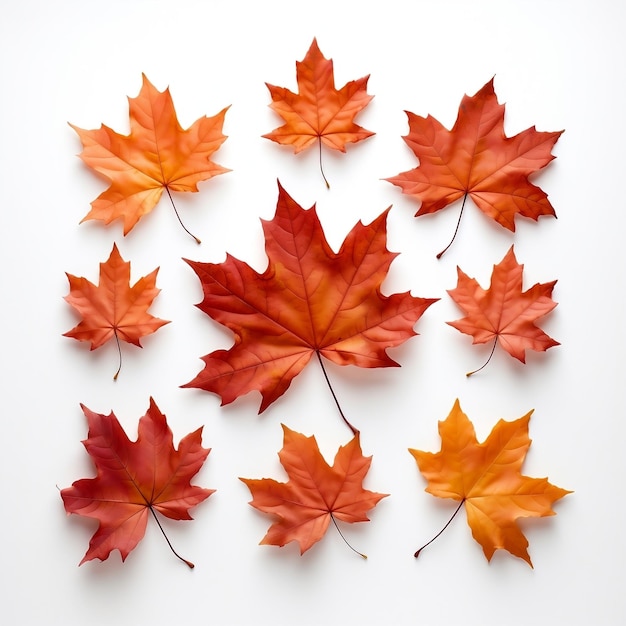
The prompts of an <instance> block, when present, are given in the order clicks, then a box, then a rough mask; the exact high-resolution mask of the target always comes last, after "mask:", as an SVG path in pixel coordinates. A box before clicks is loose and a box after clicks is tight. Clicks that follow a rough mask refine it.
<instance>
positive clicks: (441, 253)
mask: <svg viewBox="0 0 626 626" xmlns="http://www.w3.org/2000/svg"><path fill="white" fill-rule="evenodd" d="M466 200H467V192H465V195H464V196H463V204H461V212H460V213H459V219H458V220H457V223H456V228H455V229H454V235H452V239H450V243H449V244H448V245H447V246H446V247H445V248H444V249H443V250H442V251H441V252H440V253H439V254H438V255H437V258H438V259H440V258H441V257H442V256H443V255H444V253H445V252H446V250H447V249H448V248H449V247H450V246H451V245H452V242H453V241H454V239H455V237H456V234H457V233H458V232H459V226H460V225H461V218H462V217H463V210H464V209H465V201H466Z"/></svg>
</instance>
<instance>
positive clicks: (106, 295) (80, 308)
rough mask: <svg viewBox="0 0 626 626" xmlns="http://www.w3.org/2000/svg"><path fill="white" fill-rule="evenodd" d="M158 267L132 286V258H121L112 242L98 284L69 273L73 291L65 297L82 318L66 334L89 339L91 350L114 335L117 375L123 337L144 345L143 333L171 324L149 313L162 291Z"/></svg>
mask: <svg viewBox="0 0 626 626" xmlns="http://www.w3.org/2000/svg"><path fill="white" fill-rule="evenodd" d="M158 271H159V268H158V267H157V268H156V269H155V270H153V271H152V272H151V273H150V274H148V275H147V276H144V277H143V278H140V279H139V280H138V281H137V282H136V283H135V284H134V285H133V286H132V287H131V286H130V262H127V261H124V259H122V257H121V255H120V253H119V251H118V249H117V246H116V245H115V244H113V250H111V254H110V256H109V258H108V259H107V261H106V262H104V263H100V283H99V284H98V285H97V286H96V285H94V284H93V283H92V282H90V281H89V280H87V279H86V278H82V277H81V278H79V277H77V276H73V275H72V274H66V275H67V278H68V280H69V283H70V293H69V294H68V295H67V296H65V300H66V301H67V302H68V303H69V304H71V305H72V306H73V307H74V308H75V309H76V311H77V312H78V313H80V315H82V317H83V319H82V320H81V322H80V323H79V324H78V325H77V326H75V327H74V328H72V330H69V331H68V332H66V333H64V334H63V336H64V337H72V338H73V339H77V340H78V341H89V342H91V350H95V349H96V348H99V347H100V346H102V345H103V344H105V343H106V342H107V341H109V340H110V339H111V338H113V337H115V341H116V343H117V349H118V353H119V356H120V361H119V367H118V369H117V372H116V373H115V376H114V378H117V375H118V374H119V372H120V368H121V366H122V353H121V348H120V340H121V341H126V342H128V343H132V344H133V345H135V346H139V347H140V348H141V347H142V346H141V343H140V339H141V337H144V336H146V335H149V334H151V333H153V332H155V331H157V330H158V329H159V328H161V326H163V325H165V324H169V322H168V321H166V320H162V319H159V318H158V317H154V316H153V315H150V314H149V313H148V309H149V308H150V306H151V305H152V302H153V300H154V299H155V298H156V296H157V295H158V294H159V292H160V291H161V290H160V289H157V288H156V286H155V285H156V275H157V272H158Z"/></svg>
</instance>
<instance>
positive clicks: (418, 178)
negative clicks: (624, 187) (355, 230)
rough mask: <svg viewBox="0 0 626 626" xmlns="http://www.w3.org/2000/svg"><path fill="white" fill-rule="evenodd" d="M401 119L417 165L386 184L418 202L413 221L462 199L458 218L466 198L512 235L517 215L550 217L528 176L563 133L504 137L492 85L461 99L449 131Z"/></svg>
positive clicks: (430, 122)
mask: <svg viewBox="0 0 626 626" xmlns="http://www.w3.org/2000/svg"><path fill="white" fill-rule="evenodd" d="M406 113H407V116H408V121H409V134H408V135H406V136H405V137H403V139H404V141H405V142H406V143H407V145H408V146H409V147H410V148H411V150H412V151H413V153H414V154H415V156H416V157H417V158H418V159H419V162H420V163H419V166H418V167H416V168H415V169H412V170H409V171H407V172H403V173H401V174H398V175H397V176H394V177H392V178H387V179H386V180H388V181H389V182H391V183H393V184H394V185H397V186H398V187H401V188H402V191H403V193H406V194H409V195H411V196H414V197H415V198H417V199H418V200H421V203H422V204H421V206H420V208H419V210H418V211H417V213H416V214H415V215H416V216H419V215H425V214H428V213H434V212H435V211H439V210H440V209H443V208H444V207H446V206H448V205H449V204H451V203H452V202H455V201H456V200H458V199H459V198H461V197H462V198H463V206H462V208H461V215H462V214H463V208H464V206H465V200H466V199H467V196H468V195H469V196H470V197H471V198H472V200H473V201H474V203H475V204H476V206H477V207H478V208H479V209H480V210H481V211H483V212H484V213H485V214H486V215H488V216H489V217H491V218H492V219H494V220H495V221H496V222H498V224H500V225H501V226H504V227H505V228H508V229H509V230H511V231H514V230H515V222H514V218H515V216H516V215H517V214H518V213H519V214H520V215H523V216H524V217H528V218H532V219H534V220H537V219H538V218H539V216H540V215H555V212H554V209H553V207H552V205H551V204H550V202H549V200H548V196H547V195H546V193H545V192H544V191H543V190H541V189H540V188H539V187H537V186H535V185H533V184H532V183H531V182H530V181H529V180H528V176H529V175H530V174H532V173H533V172H536V171H537V170H539V169H541V168H543V167H545V166H546V165H547V164H548V163H549V162H550V161H552V160H553V159H554V158H555V157H554V156H553V155H552V154H551V150H552V147H553V146H554V144H555V143H556V141H557V140H558V138H559V137H560V136H561V134H562V133H563V131H558V132H537V131H536V130H535V127H534V126H533V127H531V128H528V129H526V130H524V131H522V132H521V133H519V134H517V135H515V136H514V137H506V135H505V134H504V105H503V104H498V100H497V98H496V94H495V91H494V88H493V79H492V80H490V81H489V82H488V83H487V84H486V85H485V86H484V87H483V88H482V89H480V91H478V92H477V93H476V94H475V95H473V96H471V97H470V96H467V95H465V96H464V97H463V100H462V101H461V105H460V107H459V114H458V117H457V120H456V122H455V124H454V127H453V128H452V130H447V129H446V128H445V127H444V126H443V125H442V124H441V123H440V122H438V121H437V120H436V119H435V118H434V117H432V116H430V115H429V116H428V117H425V118H424V117H420V116H419V115H415V114H414V113H410V112H408V111H407V112H406ZM461 215H460V216H459V221H460V220H461ZM457 228H458V225H457ZM455 235H456V232H455ZM453 239H454V237H453ZM450 243H452V242H450ZM448 247H449V246H448ZM445 250H447V248H446V249H445ZM445 250H443V251H442V252H441V253H440V254H439V256H441V254H443V252H445Z"/></svg>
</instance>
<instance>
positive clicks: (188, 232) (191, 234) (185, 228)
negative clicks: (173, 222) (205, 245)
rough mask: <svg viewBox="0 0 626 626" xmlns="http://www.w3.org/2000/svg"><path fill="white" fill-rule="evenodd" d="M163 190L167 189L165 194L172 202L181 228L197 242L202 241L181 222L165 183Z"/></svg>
mask: <svg viewBox="0 0 626 626" xmlns="http://www.w3.org/2000/svg"><path fill="white" fill-rule="evenodd" d="M165 190H166V191H167V195H168V196H169V197H170V202H171V203H172V207H173V208H174V213H176V217H177V219H178V223H179V224H180V225H181V226H182V227H183V230H184V231H185V232H186V233H187V234H188V235H190V236H191V237H193V238H194V239H195V240H196V243H197V244H201V243H202V241H200V239H198V238H197V237H196V236H195V235H194V234H193V233H192V232H191V231H190V230H189V229H188V228H187V227H186V226H185V225H184V224H183V220H181V219H180V215H179V214H178V210H177V209H176V205H175V204H174V199H173V198H172V194H171V193H170V189H169V187H168V186H167V185H165Z"/></svg>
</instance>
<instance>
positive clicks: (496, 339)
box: [465, 335, 498, 378]
mask: <svg viewBox="0 0 626 626" xmlns="http://www.w3.org/2000/svg"><path fill="white" fill-rule="evenodd" d="M497 343H498V335H496V337H495V339H494V340H493V347H492V348H491V352H490V354H489V358H488V359H487V360H486V361H485V362H484V363H483V364H482V365H481V366H480V367H479V368H478V369H476V370H473V371H472V372H467V374H465V375H466V376H467V377H468V378H469V377H470V376H472V375H473V374H476V373H477V372H480V370H481V369H483V367H485V366H486V365H487V363H489V361H491V357H492V356H493V353H494V352H495V351H496V345H497Z"/></svg>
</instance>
